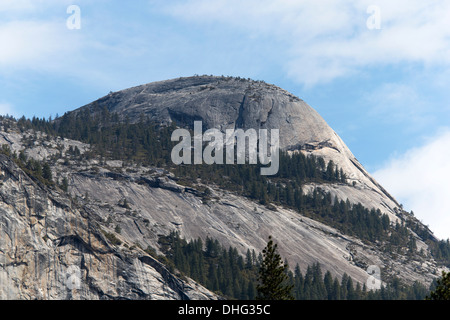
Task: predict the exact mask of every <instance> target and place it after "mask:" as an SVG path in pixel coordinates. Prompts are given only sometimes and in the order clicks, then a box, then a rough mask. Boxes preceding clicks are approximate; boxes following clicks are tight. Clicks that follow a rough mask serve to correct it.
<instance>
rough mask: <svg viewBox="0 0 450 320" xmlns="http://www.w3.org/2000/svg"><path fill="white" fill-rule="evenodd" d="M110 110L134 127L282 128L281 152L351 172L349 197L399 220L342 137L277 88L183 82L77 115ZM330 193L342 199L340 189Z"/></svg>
mask: <svg viewBox="0 0 450 320" xmlns="http://www.w3.org/2000/svg"><path fill="white" fill-rule="evenodd" d="M105 109H107V110H108V111H109V112H110V113H117V114H119V115H120V117H122V119H127V121H130V122H131V123H136V122H138V121H139V120H140V119H141V117H145V118H147V117H148V118H150V119H151V120H152V121H156V122H160V123H172V122H175V123H176V124H177V125H178V126H186V127H190V128H192V127H193V121H194V120H201V121H202V122H203V129H204V130H206V129H210V128H217V129H220V130H221V131H224V130H226V129H234V128H242V129H244V130H246V129H249V128H254V129H279V130H280V148H281V149H283V150H289V151H292V152H296V151H300V150H301V151H302V152H305V153H308V154H314V155H317V156H321V157H323V158H324V159H325V160H326V161H329V160H333V161H334V163H335V164H337V165H338V166H339V167H340V168H342V169H343V170H344V172H345V173H346V175H347V177H348V183H349V184H352V183H353V182H354V183H355V186H356V187H355V188H348V189H347V190H346V191H345V197H348V198H349V200H350V201H351V202H352V203H358V202H361V203H362V204H363V205H365V206H366V207H369V208H371V207H376V208H379V209H380V210H381V211H382V212H383V213H387V214H389V216H390V218H391V220H394V221H395V220H396V214H395V208H398V207H399V204H398V203H397V201H396V200H395V199H394V198H393V197H392V196H391V195H389V193H388V192H387V191H386V190H385V189H384V188H383V187H382V186H381V185H380V184H379V183H377V182H376V181H375V179H374V178H373V177H371V176H370V174H369V173H368V172H367V171H366V170H365V169H364V167H363V166H362V165H361V164H360V163H359V161H358V160H357V159H356V158H355V157H354V155H353V154H352V153H351V151H350V150H349V149H348V147H347V146H346V145H345V143H344V142H343V141H342V139H341V138H340V137H339V136H338V135H337V134H336V132H334V131H333V130H332V129H331V128H330V126H329V125H328V124H327V123H326V122H325V120H324V119H323V118H322V117H321V116H320V115H319V114H318V113H317V112H316V111H315V110H314V109H313V108H311V107H310V106H309V105H308V104H307V103H305V102H304V101H303V100H301V99H299V98H297V97H295V96H294V95H292V94H291V93H289V92H287V91H285V90H283V89H281V88H279V87H276V86H274V85H270V84H266V83H264V82H261V81H252V80H246V79H240V78H231V77H213V76H198V77H188V78H178V79H172V80H166V81H160V82H153V83H149V84H146V85H141V86H137V87H133V88H130V89H125V90H121V91H119V92H115V93H110V94H109V95H107V96H105V97H103V98H101V99H99V100H96V101H94V102H92V103H90V104H88V105H86V106H84V107H82V108H80V109H78V110H75V111H74V112H75V113H77V112H83V111H85V110H89V112H90V113H91V114H96V113H97V114H101V112H102V111H103V110H105ZM330 191H332V192H333V196H334V195H338V196H339V195H340V192H339V191H335V188H332V189H330ZM344 200H345V199H344Z"/></svg>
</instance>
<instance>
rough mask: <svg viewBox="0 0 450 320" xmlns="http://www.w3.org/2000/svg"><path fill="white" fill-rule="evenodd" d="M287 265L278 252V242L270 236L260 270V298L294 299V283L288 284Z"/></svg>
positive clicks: (258, 297)
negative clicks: (292, 292) (275, 242)
mask: <svg viewBox="0 0 450 320" xmlns="http://www.w3.org/2000/svg"><path fill="white" fill-rule="evenodd" d="M287 269H288V267H287V265H286V264H285V263H283V260H282V259H281V256H280V255H279V254H278V252H277V244H274V243H273V240H272V237H271V236H269V241H268V243H267V246H266V247H265V248H264V250H263V261H262V264H261V267H260V270H259V275H258V280H259V283H258V285H257V287H256V289H257V292H258V295H257V297H256V299H259V300H292V299H293V296H292V294H291V291H292V288H293V285H288V284H286V280H287V279H288V275H287Z"/></svg>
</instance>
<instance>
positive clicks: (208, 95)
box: [0, 76, 440, 299]
mask: <svg viewBox="0 0 450 320" xmlns="http://www.w3.org/2000/svg"><path fill="white" fill-rule="evenodd" d="M105 109H107V110H109V111H110V112H116V113H118V114H119V115H120V116H121V117H123V118H124V119H128V121H130V122H136V121H139V119H141V117H142V116H145V117H150V118H151V119H153V120H155V121H159V122H161V123H163V124H164V123H165V124H169V123H171V122H173V121H175V122H176V124H177V125H179V126H182V127H192V125H193V121H194V120H202V121H203V129H204V130H206V129H208V128H218V129H220V130H225V129H228V128H231V129H234V128H242V129H248V128H255V129H260V128H261V129H279V130H280V144H281V147H282V148H283V149H284V150H288V151H290V152H304V153H306V154H314V155H318V156H322V157H324V159H325V160H326V161H328V160H333V161H334V163H335V164H337V165H338V166H339V167H340V168H342V169H343V170H344V172H345V174H346V175H347V177H348V181H347V183H335V184H317V183H315V184H313V183H311V184H309V185H306V186H304V188H303V191H304V192H311V191H312V190H313V189H314V188H317V187H320V188H322V189H323V190H325V191H329V192H331V193H332V195H333V197H334V196H336V197H337V198H338V199H343V200H347V199H348V200H349V201H350V202H351V203H361V204H363V205H364V206H365V207H367V208H375V209H380V210H381V211H382V212H383V213H386V214H388V215H389V218H390V220H391V222H395V221H396V220H397V219H413V217H406V216H405V215H407V214H406V213H405V212H402V210H400V208H399V204H398V203H397V202H396V200H395V199H394V198H393V197H392V196H390V195H389V193H388V192H387V191H386V190H384V189H383V187H382V186H380V185H379V184H378V183H377V182H376V181H375V180H374V179H373V178H372V177H371V176H370V174H369V173H368V172H367V171H366V170H365V169H364V168H363V166H362V165H361V164H360V163H359V162H358V160H357V159H356V158H355V157H354V156H353V154H352V153H351V151H350V150H349V149H348V148H347V146H346V145H345V143H344V142H343V141H342V140H341V139H340V138H339V136H338V135H337V134H336V133H335V132H334V131H333V130H332V129H331V128H330V127H329V126H328V124H327V123H326V122H325V121H324V120H323V119H322V117H320V115H319V114H318V113H317V112H316V111H315V110H313V109H312V108H311V107H310V106H308V105H307V104H306V103H305V102H304V101H302V100H301V99H299V98H297V97H295V96H293V95H292V94H290V93H289V92H287V91H285V90H283V89H280V88H278V87H276V86H273V85H269V84H266V83H264V82H261V81H251V80H246V79H239V78H230V77H212V76H199V77H197V76H196V77H189V78H179V79H173V80H167V81H161V82H155V83H150V84H146V85H142V86H138V87H134V88H130V89H126V90H122V91H119V92H115V93H110V94H109V95H107V96H105V97H103V98H101V99H99V100H97V101H94V102H92V103H91V104H89V105H86V106H84V107H81V108H80V109H77V110H75V111H73V112H85V111H86V110H87V111H89V112H91V113H101V112H103V111H104V110H105ZM0 144H1V145H3V144H6V145H8V146H9V148H10V150H11V151H15V152H16V153H18V152H20V151H22V150H23V151H24V153H25V154H26V155H27V156H28V157H32V158H35V159H38V160H45V159H47V160H48V159H49V158H51V157H52V156H53V155H57V154H60V155H62V156H63V157H64V158H65V159H64V160H63V159H58V160H55V161H53V162H52V163H53V166H52V172H53V176H54V177H58V178H59V179H62V178H63V177H65V178H67V180H68V183H69V187H68V191H67V193H64V192H58V191H56V190H55V189H51V188H47V187H46V186H44V185H41V184H40V183H39V182H36V181H34V180H32V179H31V178H30V177H28V176H27V175H26V174H25V173H24V172H23V171H22V170H21V169H20V168H18V167H17V166H16V165H15V164H14V162H13V161H12V160H11V159H10V158H8V157H6V156H3V155H0V170H1V172H0V299H5V298H6V299H217V298H218V297H217V296H216V295H215V294H213V293H211V292H209V291H208V290H206V289H205V288H203V287H202V286H200V285H198V284H197V283H195V282H194V281H192V280H190V279H186V278H180V277H179V276H178V275H176V274H173V273H171V272H169V270H167V269H166V267H165V266H164V265H162V264H161V263H160V262H158V261H157V260H155V259H154V258H152V257H151V256H150V255H148V254H147V253H146V252H145V251H144V250H143V249H146V248H147V247H152V248H154V249H156V250H157V251H158V237H159V236H160V235H167V234H169V233H170V232H172V231H179V232H180V236H182V237H184V238H186V239H188V240H190V239H196V238H198V237H201V238H202V239H205V238H206V237H211V238H214V239H217V240H219V242H220V243H221V244H222V245H223V246H225V247H227V246H229V245H230V246H233V247H236V248H237V249H238V250H239V252H240V253H242V254H245V253H246V251H247V249H250V250H252V249H255V251H257V252H260V251H261V250H262V249H263V248H264V246H265V245H266V242H267V238H268V236H269V235H272V236H273V237H274V239H276V241H277V242H278V244H279V249H280V253H281V254H282V256H283V257H285V258H286V259H287V260H288V262H289V264H290V265H291V266H295V265H296V264H297V263H298V264H299V265H300V267H301V269H302V271H304V270H306V268H307V266H308V265H311V264H313V263H316V262H318V263H320V265H321V266H322V268H323V269H325V270H329V271H330V272H332V274H333V275H335V276H342V275H343V274H344V273H346V274H348V275H350V276H351V277H352V278H353V279H354V280H355V281H358V282H360V283H361V284H364V283H366V281H367V279H368V278H369V274H368V273H367V268H368V267H369V266H371V265H376V266H379V267H380V268H382V269H383V272H385V276H397V277H399V278H401V279H403V280H404V281H405V282H406V283H409V284H412V283H413V282H414V281H420V282H422V283H424V284H429V283H430V282H431V281H432V280H433V279H434V278H435V277H437V276H439V275H440V267H439V266H438V265H437V264H436V262H435V261H434V260H433V259H432V257H431V256H430V251H429V248H428V246H427V244H426V243H424V242H422V241H421V240H420V238H419V237H417V239H416V241H417V254H413V255H411V254H409V255H406V254H403V253H402V252H399V253H395V254H389V253H386V252H384V251H383V250H382V249H381V248H380V247H378V246H377V244H371V245H369V244H367V243H364V242H362V241H361V240H360V239H357V238H355V237H350V236H348V235H345V234H342V233H341V232H339V231H338V230H336V229H334V228H332V227H329V226H327V225H325V224H323V223H320V222H318V221H315V220H312V219H310V218H307V217H305V216H302V215H301V214H299V213H298V212H295V211H293V210H289V209H286V208H282V207H277V208H275V210H273V208H272V209H269V208H267V207H265V206H262V205H260V204H259V203H256V202H253V201H251V200H249V199H246V198H243V197H240V196H237V195H235V194H233V193H231V192H226V191H223V190H220V189H218V188H215V187H214V186H206V187H208V188H209V189H210V190H211V194H210V196H209V199H205V198H204V197H203V196H202V192H201V191H200V190H201V188H203V187H205V186H203V185H201V184H200V185H198V186H197V187H196V186H193V187H192V186H191V187H186V186H183V185H181V184H178V182H177V179H176V177H174V176H173V175H172V174H171V173H169V172H166V171H165V170H163V169H161V168H148V167H141V166H134V165H130V164H125V163H123V162H122V161H107V162H106V163H102V162H101V161H99V159H96V158H90V160H80V159H77V158H75V157H72V156H71V155H70V152H68V150H69V148H71V147H72V148H73V147H75V146H76V147H77V148H78V149H79V150H80V152H81V154H83V153H84V152H86V151H88V150H90V146H89V145H88V144H84V143H82V142H79V141H73V140H68V139H61V138H51V137H46V136H45V134H42V133H34V132H24V133H22V132H17V131H14V130H11V129H10V130H7V131H4V130H3V131H0ZM123 199H126V200H127V204H128V205H127V207H126V208H125V207H124V206H121V205H120V203H121V202H122V201H123ZM420 250H422V253H421V254H418V252H419V251H420ZM382 280H383V279H382Z"/></svg>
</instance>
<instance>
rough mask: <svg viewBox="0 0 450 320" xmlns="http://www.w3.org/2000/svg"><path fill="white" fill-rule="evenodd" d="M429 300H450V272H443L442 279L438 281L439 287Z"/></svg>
mask: <svg viewBox="0 0 450 320" xmlns="http://www.w3.org/2000/svg"><path fill="white" fill-rule="evenodd" d="M426 299H427V300H450V272H445V271H442V277H441V278H440V279H439V280H437V286H436V289H435V290H434V291H432V292H431V293H430V296H427V297H426Z"/></svg>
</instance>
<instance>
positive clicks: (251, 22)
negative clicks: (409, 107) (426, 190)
mask: <svg viewBox="0 0 450 320" xmlns="http://www.w3.org/2000/svg"><path fill="white" fill-rule="evenodd" d="M373 4H374V3H373V1H371V0H366V1H357V2H356V1H348V0H340V1H328V0H327V1H288V0H284V1H264V0H258V1H256V0H249V1H245V2H244V1H237V0H229V1H223V0H219V1H209V0H208V1H207V0H191V1H187V2H186V1H183V2H175V3H173V2H171V3H168V4H167V5H166V12H168V13H169V14H171V15H173V16H175V17H176V18H178V19H184V20H185V21H189V22H190V23H194V24H198V25H205V26H206V25H208V24H214V25H218V24H221V25H222V26H223V27H224V28H234V29H236V30H238V31H239V32H241V33H244V34H246V35H247V36H248V37H249V41H251V39H252V38H257V37H262V38H264V39H268V40H269V41H270V39H271V38H272V39H276V40H277V41H280V42H282V43H283V46H284V52H285V56H284V57H282V58H281V59H285V63H284V68H285V69H286V72H288V73H289V75H290V76H291V77H292V78H294V79H296V80H297V81H299V82H301V83H303V84H305V85H314V84H316V83H321V82H327V81H331V80H334V79H336V78H338V77H344V76H349V75H352V74H353V73H355V72H360V71H361V68H365V67H372V66H374V65H380V64H381V65H383V64H386V65H389V64H397V63H402V62H405V63H419V64H421V65H423V66H429V65H435V64H439V65H441V64H443V65H445V66H447V67H448V66H449V65H450V54H449V53H450V28H449V22H448V21H450V3H449V2H445V1H426V2H424V1H419V0H410V1H404V0H400V1H387V0H380V1H377V3H376V6H377V7H378V8H379V12H380V18H381V22H380V25H381V29H379V30H376V29H375V30H371V29H369V28H368V27H367V20H368V19H369V18H370V16H371V12H370V11H369V12H368V11H367V9H368V8H369V6H370V5H373Z"/></svg>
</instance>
